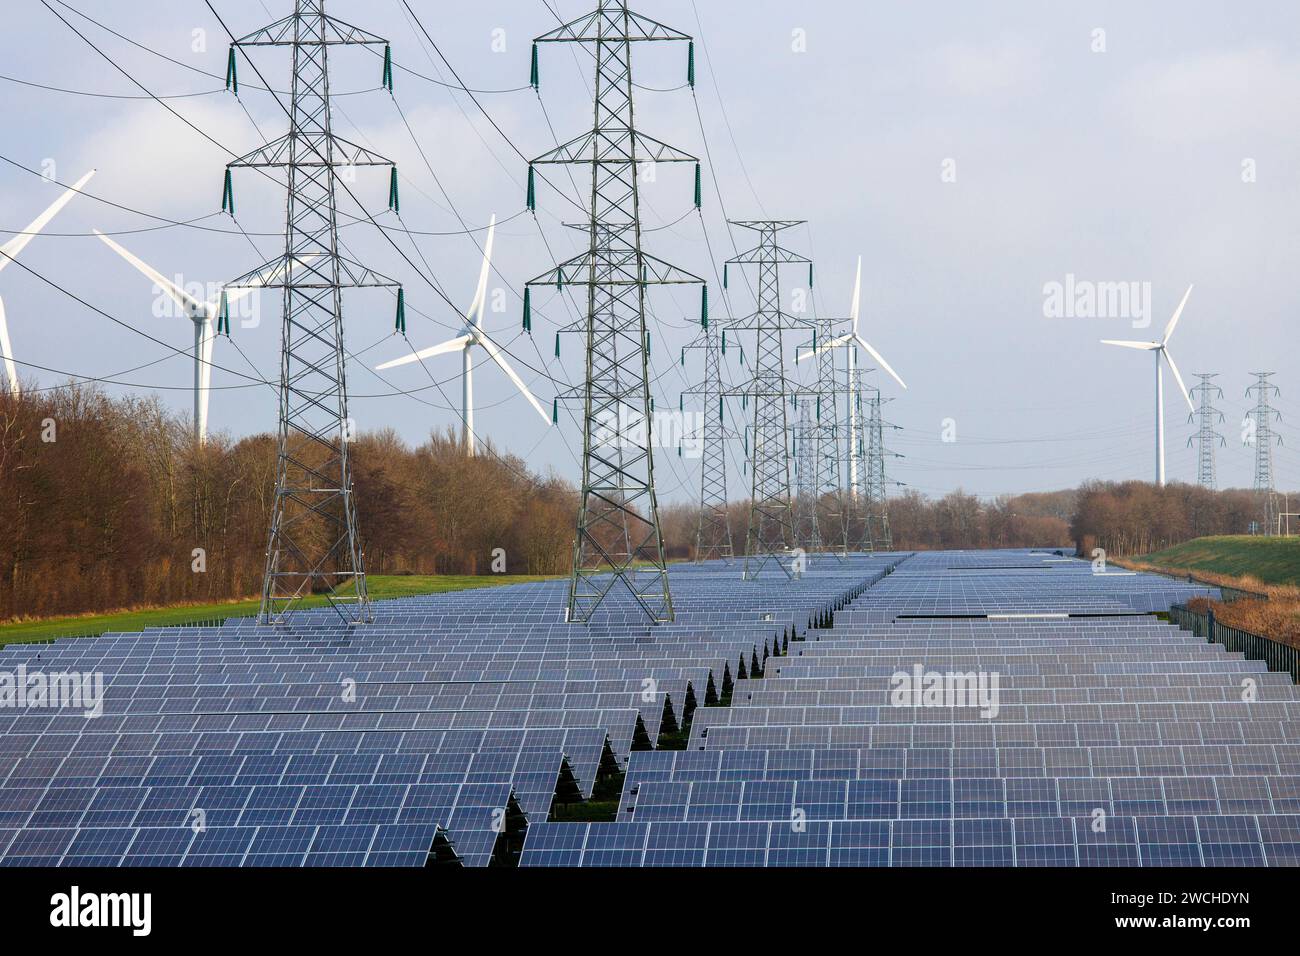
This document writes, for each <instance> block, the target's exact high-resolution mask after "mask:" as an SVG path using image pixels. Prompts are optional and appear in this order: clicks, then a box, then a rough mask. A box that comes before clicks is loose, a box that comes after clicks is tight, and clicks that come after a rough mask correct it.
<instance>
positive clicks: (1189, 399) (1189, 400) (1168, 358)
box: [1160, 349, 1196, 412]
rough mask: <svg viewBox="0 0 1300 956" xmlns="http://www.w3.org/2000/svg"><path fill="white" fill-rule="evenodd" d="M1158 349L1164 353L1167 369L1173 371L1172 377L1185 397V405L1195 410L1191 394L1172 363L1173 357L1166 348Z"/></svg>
mask: <svg viewBox="0 0 1300 956" xmlns="http://www.w3.org/2000/svg"><path fill="white" fill-rule="evenodd" d="M1160 351H1161V353H1162V354H1163V355H1164V357H1165V361H1166V362H1168V363H1169V371H1171V372H1173V373H1174V378H1175V379H1177V381H1178V390H1179V391H1180V392H1182V393H1183V398H1185V399H1187V407H1188V408H1190V409H1191V410H1192V411H1193V412H1195V411H1196V406H1195V405H1194V404H1193V403H1192V396H1191V395H1190V394H1189V393H1188V391H1187V386H1186V385H1184V384H1183V377H1182V376H1181V375H1180V374H1178V366H1177V365H1175V364H1174V357H1173V356H1172V355H1170V354H1169V350H1168V349H1161V350H1160Z"/></svg>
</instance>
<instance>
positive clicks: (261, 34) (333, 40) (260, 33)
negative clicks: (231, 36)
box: [231, 13, 388, 46]
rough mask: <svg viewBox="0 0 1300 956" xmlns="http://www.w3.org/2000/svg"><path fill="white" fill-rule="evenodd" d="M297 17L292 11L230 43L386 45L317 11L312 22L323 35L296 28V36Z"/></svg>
mask: <svg viewBox="0 0 1300 956" xmlns="http://www.w3.org/2000/svg"><path fill="white" fill-rule="evenodd" d="M298 19H299V15H298V14H296V13H291V14H289V16H287V17H282V18H281V19H279V20H276V21H275V22H274V23H271V24H268V25H267V26H264V27H262V28H261V29H260V30H254V31H253V32H252V33H250V34H248V36H245V37H241V38H240V39H238V40H235V41H234V42H233V43H232V44H231V45H232V46H292V45H293V44H294V43H297V44H298V45H300V46H336V45H338V44H344V43H363V44H364V43H371V44H378V45H380V46H386V45H387V44H388V41H387V40H385V39H384V38H383V37H381V36H377V35H376V34H374V33H369V32H367V31H365V30H362V29H361V28H360V27H356V26H353V25H352V24H350V23H347V22H345V21H343V20H340V19H338V18H337V17H331V16H328V15H327V14H316V15H314V16H313V17H312V21H313V23H319V24H321V26H322V29H321V31H320V32H321V34H322V35H320V36H307V37H304V36H303V35H302V34H301V32H298V33H297V35H296V36H295V30H294V25H295V23H296V21H297V20H298ZM304 19H305V18H304Z"/></svg>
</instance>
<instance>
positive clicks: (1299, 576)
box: [1139, 535, 1300, 584]
mask: <svg viewBox="0 0 1300 956" xmlns="http://www.w3.org/2000/svg"><path fill="white" fill-rule="evenodd" d="M1139 560H1141V561H1143V562H1144V563H1147V564H1154V565H1159V566H1160V567H1165V568H1178V569H1182V570H1186V571H1208V572H1211V573H1214V574H1227V575H1231V576H1233V577H1245V576H1247V575H1249V576H1250V577H1253V578H1255V579H1256V580H1258V581H1260V582H1262V583H1264V584H1300V538H1263V537H1252V536H1250V535H1223V536H1220V537H1212V538H1196V539H1195V540H1192V541H1187V542H1184V543H1183V544H1180V545H1176V546H1174V547H1172V548H1166V549H1165V550H1164V551H1157V552H1155V553H1154V554H1148V555H1145V556H1144V557H1142V558H1140V559H1139Z"/></svg>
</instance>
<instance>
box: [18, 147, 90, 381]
mask: <svg viewBox="0 0 1300 956" xmlns="http://www.w3.org/2000/svg"><path fill="white" fill-rule="evenodd" d="M93 175H95V171H94V170H93V169H92V170H91V171H90V172H88V173H86V175H84V176H82V177H81V178H80V179H78V180H77V181H76V182H75V183H73V184H72V185H71V186H69V187H68V188H67V189H65V190H64V191H63V192H62V193H60V194H59V198H58V199H56V200H54V202H52V203H50V205H49V206H48V207H46V209H45V211H44V212H43V213H41V214H40V215H39V216H37V217H36V218H35V219H33V220H32V221H31V222H30V223H28V224H27V228H26V229H24V230H23V231H22V232H20V233H18V234H16V235H15V236H14V237H13V238H12V239H10V240H9V241H8V242H6V243H5V244H4V245H3V246H0V270H2V269H4V267H5V266H7V265H9V262H10V260H11V259H14V258H17V256H18V253H20V252H22V251H23V250H24V249H25V248H27V243H29V242H31V241H32V239H34V238H35V237H36V234H37V233H38V232H40V231H41V230H42V229H44V228H45V227H46V226H47V225H49V222H50V220H51V219H53V218H54V217H55V216H56V215H58V213H59V210H60V209H62V208H63V207H64V206H66V205H67V204H68V202H69V201H70V200H71V199H72V197H73V196H75V195H77V193H79V192H80V191H81V187H82V186H84V185H86V183H88V182H90V177H91V176H93ZM0 358H3V360H4V367H5V379H6V381H8V383H9V393H10V394H11V395H13V397H14V398H17V397H18V396H20V395H21V394H22V385H20V384H19V382H18V364H17V363H16V362H15V361H14V349H13V345H12V343H10V341H9V323H8V321H7V320H6V318H5V303H4V299H0Z"/></svg>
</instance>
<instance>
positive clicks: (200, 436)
mask: <svg viewBox="0 0 1300 956" xmlns="http://www.w3.org/2000/svg"><path fill="white" fill-rule="evenodd" d="M95 235H97V236H99V238H100V239H102V240H104V243H105V245H107V246H108V247H109V248H110V249H112V250H113V251H114V252H116V253H117V254H118V255H119V256H121V257H122V258H123V259H125V260H126V261H127V262H129V263H130V264H131V265H133V266H134V267H135V268H136V269H138V270H139V271H140V272H142V273H143V274H144V276H145V277H146V278H147V279H149V280H151V281H152V282H153V283H154V284H155V285H157V286H158V288H160V289H161V290H162V291H163V292H164V293H166V295H167V296H168V297H169V298H170V299H171V300H172V301H173V302H175V303H176V304H177V306H179V307H180V308H181V309H182V310H183V311H184V313H185V314H186V315H187V316H188V317H189V319H190V321H191V322H193V323H194V440H195V442H197V443H198V444H200V445H202V444H204V443H205V442H207V440H208V399H209V392H210V391H211V386H212V346H213V343H214V342H215V341H216V338H217V335H216V320H217V313H218V310H220V308H221V298H220V296H218V297H217V298H216V299H215V300H213V301H211V302H201V301H200V300H198V299H196V298H194V296H192V295H190V294H189V293H188V292H186V291H185V290H184V289H182V288H181V287H180V286H179V285H177V284H176V283H175V282H173V281H171V280H170V279H168V278H167V277H166V276H164V275H163V274H162V273H161V272H159V271H158V270H157V269H155V268H154V267H153V266H151V265H149V264H148V263H147V262H144V261H143V260H142V259H140V258H139V257H138V256H136V255H135V254H134V253H132V252H129V251H128V250H126V249H124V248H122V246H120V245H118V244H117V243H116V242H114V241H113V240H112V239H110V238H109V237H108V236H106V235H104V234H103V233H102V232H100V231H99V230H98V229H96V230H95ZM315 258H318V254H317V253H310V254H307V255H303V256H301V257H298V258H297V259H296V262H297V263H298V264H306V263H307V262H308V261H309V260H311V259H315ZM279 268H280V263H279V262H278V261H277V262H276V263H275V266H274V267H273V268H268V269H267V270H264V272H263V276H265V275H266V274H267V273H270V272H274V271H276V270H278V269H279ZM257 291H258V287H257V286H255V285H247V286H239V287H235V288H231V289H229V290H227V292H226V304H227V306H229V305H231V304H233V303H235V302H238V301H239V300H240V299H242V298H244V297H245V296H247V295H251V294H252V293H254V292H257Z"/></svg>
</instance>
